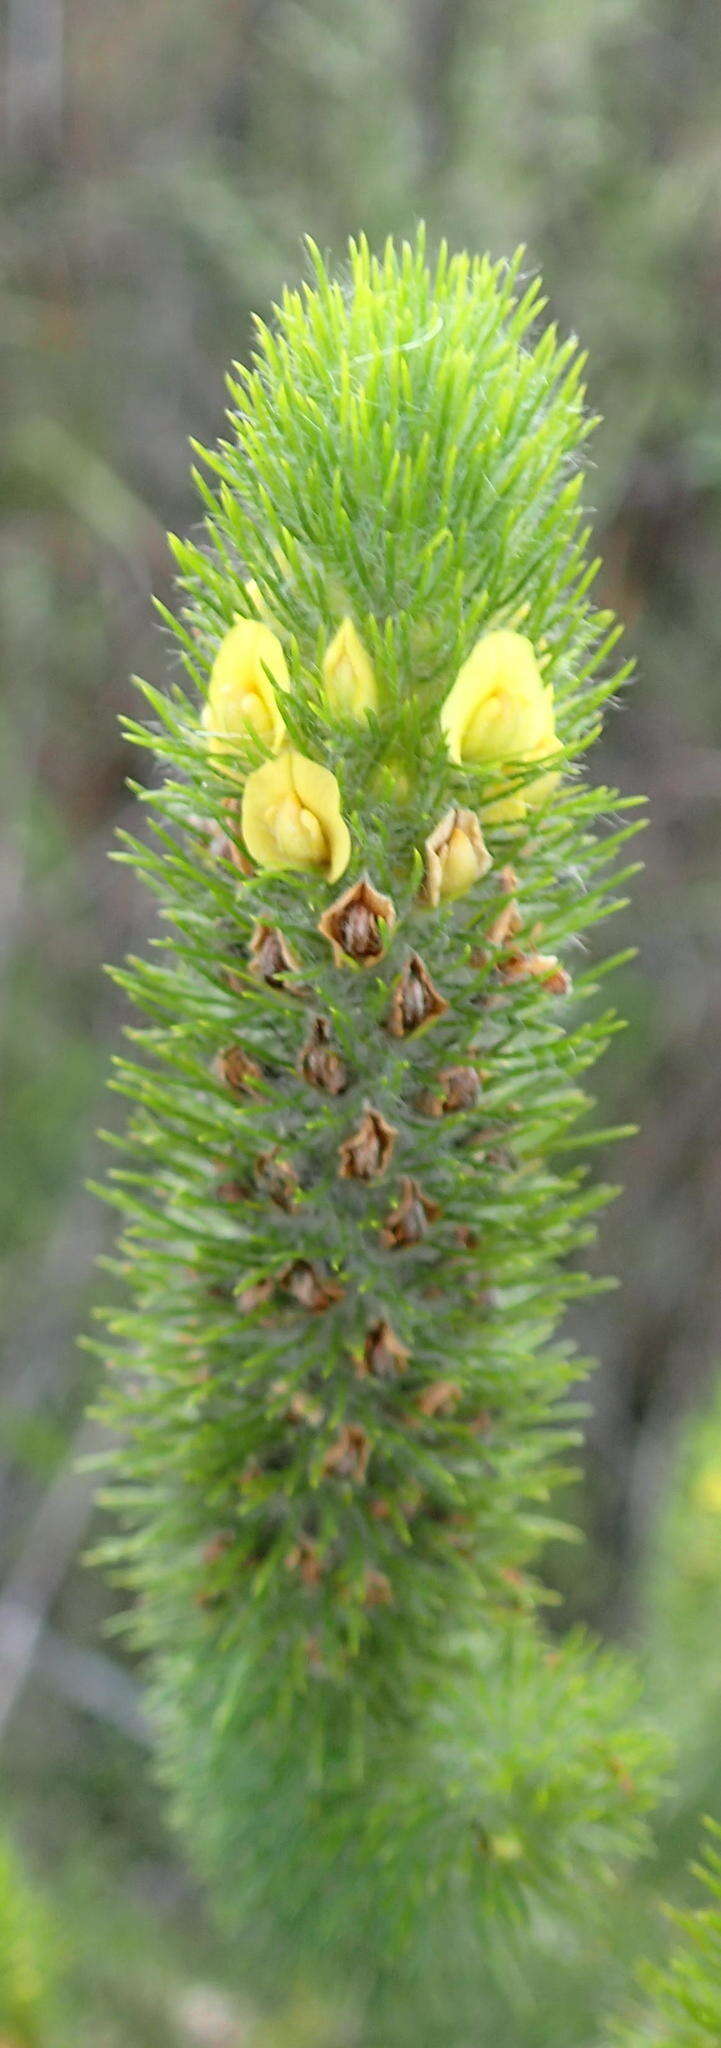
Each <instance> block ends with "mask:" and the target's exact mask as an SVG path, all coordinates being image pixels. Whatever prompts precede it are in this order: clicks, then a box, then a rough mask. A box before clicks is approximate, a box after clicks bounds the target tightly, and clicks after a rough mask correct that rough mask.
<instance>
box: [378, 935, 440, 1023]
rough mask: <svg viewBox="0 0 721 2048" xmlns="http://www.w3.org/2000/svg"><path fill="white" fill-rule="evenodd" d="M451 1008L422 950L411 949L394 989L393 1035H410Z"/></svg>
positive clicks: (390, 1015) (392, 1007) (392, 1004)
mask: <svg viewBox="0 0 721 2048" xmlns="http://www.w3.org/2000/svg"><path fill="white" fill-rule="evenodd" d="M447 1009H448V1004H447V1002H446V1001H445V998H444V997H443V996H442V995H440V994H439V991H438V989H437V988H435V987H434V984H433V982H432V981H431V977H430V974H429V972H428V968H427V967H426V966H425V964H424V962H423V961H422V960H421V957H420V954H419V953H411V956H410V959H409V960H407V961H406V964H405V967H404V969H403V973H402V975H401V978H400V981H399V982H397V984H396V987H395V989H394V991H393V999H392V1002H391V1007H390V1014H389V1017H388V1030H389V1031H390V1033H391V1036H392V1037H393V1038H409V1037H410V1036H411V1033H412V1032H414V1031H420V1029H421V1027H422V1025H424V1024H432V1023H433V1021H434V1019H435V1018H436V1017H442V1016H443V1014H444V1011H446V1010H447Z"/></svg>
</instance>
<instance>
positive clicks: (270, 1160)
mask: <svg viewBox="0 0 721 2048" xmlns="http://www.w3.org/2000/svg"><path fill="white" fill-rule="evenodd" d="M255 1182H256V1187H257V1188H258V1189H259V1190H260V1193H261V1194H263V1195H267V1197H268V1200H269V1201H270V1202H275V1205H276V1208H278V1209H292V1207H293V1203H294V1201H295V1198H296V1195H297V1193H298V1186H299V1182H298V1175H297V1173H296V1171H295V1167H293V1166H291V1164H290V1160H289V1159H282V1158H281V1157H280V1154H279V1153H278V1152H273V1151H270V1152H261V1153H260V1156H259V1158H258V1159H256V1162H255Z"/></svg>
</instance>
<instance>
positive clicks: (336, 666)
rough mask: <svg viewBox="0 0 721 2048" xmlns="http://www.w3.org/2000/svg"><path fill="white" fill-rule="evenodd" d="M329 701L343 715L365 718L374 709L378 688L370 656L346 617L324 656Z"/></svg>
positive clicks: (344, 716)
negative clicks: (366, 713) (367, 712)
mask: <svg viewBox="0 0 721 2048" xmlns="http://www.w3.org/2000/svg"><path fill="white" fill-rule="evenodd" d="M323 681H324V683H325V690H326V696H327V698H328V703H329V704H330V706H331V709H332V710H333V711H337V712H338V714H339V716H340V717H341V718H362V717H363V716H364V714H365V712H366V711H375V710H376V708H377V704H378V690H377V686H376V679H375V674H374V670H373V664H372V662H371V659H370V655H369V654H367V652H366V649H365V647H364V646H363V642H362V640H361V638H360V634H358V633H357V632H356V629H355V626H354V624H353V620H352V619H348V618H346V619H343V621H342V624H341V625H340V626H339V627H338V631H337V633H336V635H335V638H334V639H333V640H331V643H330V647H328V648H327V649H326V653H325V655H324V658H323Z"/></svg>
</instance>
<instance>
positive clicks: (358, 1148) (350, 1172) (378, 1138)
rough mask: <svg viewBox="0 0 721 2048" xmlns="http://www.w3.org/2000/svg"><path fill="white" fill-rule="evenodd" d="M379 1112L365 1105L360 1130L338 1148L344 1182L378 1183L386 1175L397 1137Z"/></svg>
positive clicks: (368, 1103) (368, 1104) (340, 1169)
mask: <svg viewBox="0 0 721 2048" xmlns="http://www.w3.org/2000/svg"><path fill="white" fill-rule="evenodd" d="M397 1135H398V1133H397V1131H395V1130H394V1128H393V1125H392V1124H389V1123H386V1119H385V1117H384V1116H381V1113H380V1110H379V1109H374V1108H373V1106H372V1104H371V1103H370V1102H367V1103H366V1104H365V1107H364V1110H363V1116H362V1119H361V1122H360V1123H359V1125H358V1129H357V1131H353V1132H352V1133H351V1136H350V1137H349V1138H344V1139H343V1143H342V1145H339V1147H338V1151H339V1153H340V1167H339V1172H340V1177H341V1180H379V1179H380V1176H381V1174H382V1173H385V1170H386V1167H387V1165H388V1161H389V1159H390V1157H391V1154H392V1151H393V1147H394V1145H395V1141H396V1138H397Z"/></svg>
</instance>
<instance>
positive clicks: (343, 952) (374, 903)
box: [318, 877, 396, 967]
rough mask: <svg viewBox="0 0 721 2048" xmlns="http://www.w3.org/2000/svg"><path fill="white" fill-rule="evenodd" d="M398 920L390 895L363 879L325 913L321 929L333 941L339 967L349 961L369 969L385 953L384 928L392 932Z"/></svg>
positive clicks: (334, 954) (345, 892)
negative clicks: (382, 893) (385, 894)
mask: <svg viewBox="0 0 721 2048" xmlns="http://www.w3.org/2000/svg"><path fill="white" fill-rule="evenodd" d="M395 921H396V913H395V909H394V906H393V904H392V902H391V899H390V896H382V895H380V894H379V891H378V890H377V889H374V887H373V883H372V882H368V881H367V880H366V879H365V877H364V878H363V880H362V881H360V882H354V883H352V885H351V887H350V888H349V889H344V891H343V894H342V896H338V897H337V898H336V901H335V903H331V904H330V906H329V909H328V910H324V912H323V916H322V918H321V919H320V922H319V925H318V930H319V932H322V934H323V937H324V939H328V940H329V941H330V944H331V946H332V948H333V958H334V960H335V964H336V967H342V966H344V965H345V963H346V961H348V960H355V961H357V962H358V964H359V965H361V966H369V965H370V964H371V963H372V962H373V961H374V960H379V959H380V956H381V953H382V952H383V946H384V933H383V926H385V927H386V930H387V931H391V930H392V928H393V925H394V924H395Z"/></svg>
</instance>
